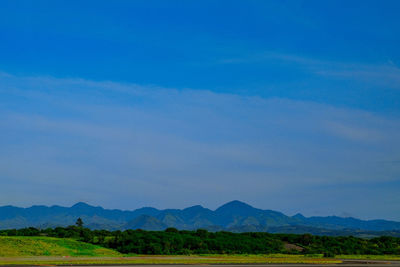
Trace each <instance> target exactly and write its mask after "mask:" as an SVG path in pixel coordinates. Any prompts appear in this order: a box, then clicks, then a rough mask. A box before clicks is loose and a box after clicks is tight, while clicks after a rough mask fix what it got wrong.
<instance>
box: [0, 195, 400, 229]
mask: <svg viewBox="0 0 400 267" xmlns="http://www.w3.org/2000/svg"><path fill="white" fill-rule="evenodd" d="M78 217H81V218H82V219H83V221H84V223H85V226H86V227H88V228H92V229H108V230H125V229H143V230H163V229H166V228H168V227H175V228H177V229H182V230H194V229H198V228H203V229H208V230H210V231H218V230H226V231H233V232H248V231H253V232H265V231H268V232H290V233H315V234H327V235H340V233H343V234H347V235H348V234H355V235H361V234H362V235H364V236H376V235H380V234H388V235H399V236H400V222H395V221H387V220H360V219H356V218H343V217H338V216H328V217H308V218H307V217H305V216H303V215H302V214H296V215H295V216H287V215H285V214H283V213H281V212H278V211H273V210H262V209H257V208H254V207H252V206H250V205H248V204H246V203H244V202H241V201H238V200H234V201H231V202H228V203H226V204H224V205H222V206H221V207H219V208H217V209H216V210H214V211H213V210H210V209H207V208H204V207H202V206H200V205H196V206H192V207H188V208H185V209H182V210H181V209H166V210H159V209H156V208H152V207H145V208H140V209H136V210H133V211H123V210H118V209H112V210H110V209H104V208H102V207H94V206H91V205H88V204H86V203H84V202H79V203H76V204H75V205H73V206H72V207H61V206H51V207H48V206H32V207H30V208H19V207H14V206H3V207H0V229H12V228H24V227H39V228H46V227H55V226H68V225H72V224H74V223H75V221H76V219H77V218H78ZM380 231H386V232H385V233H380ZM370 232H371V233H370ZM372 232H373V233H372Z"/></svg>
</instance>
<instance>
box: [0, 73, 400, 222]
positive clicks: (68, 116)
mask: <svg viewBox="0 0 400 267" xmlns="http://www.w3.org/2000/svg"><path fill="white" fill-rule="evenodd" d="M0 88H1V89H0V94H1V95H2V97H1V100H0V138H1V139H0V146H1V147H2V149H1V150H0V162H1V163H0V174H1V178H0V180H1V183H2V185H3V186H2V188H3V189H0V195H2V196H3V197H0V204H18V205H30V204H33V203H28V202H27V200H26V199H27V198H26V197H24V196H26V192H27V190H28V188H33V189H34V191H32V192H31V193H30V194H32V198H31V199H33V200H34V201H36V202H38V203H35V204H65V205H69V204H72V203H73V202H75V201H80V200H84V201H89V202H91V203H93V204H100V205H104V206H106V207H119V208H129V209H132V208H136V207H140V206H144V205H146V206H147V205H154V206H158V207H162V208H166V207H186V206H189V205H191V204H203V205H205V206H208V207H216V206H218V205H219V204H221V203H223V202H225V201H227V200H232V199H242V200H244V201H247V202H249V203H251V204H254V205H256V206H259V207H264V208H271V209H279V210H282V211H287V212H292V211H302V212H304V213H306V214H312V211H313V210H321V208H322V207H323V206H324V205H327V204H328V203H332V201H334V199H335V198H336V197H340V198H341V199H346V200H347V201H346V202H345V201H343V200H341V201H338V203H337V205H336V206H335V207H332V208H331V209H330V210H329V212H332V213H335V212H336V213H337V214H339V213H342V212H350V213H352V214H357V215H359V216H363V217H371V216H372V214H371V213H370V209H369V208H368V209H367V208H366V207H369V206H368V205H365V206H366V207H361V206H357V205H355V206H351V205H350V206H349V203H351V202H352V201H355V200H357V199H359V198H360V197H362V196H363V194H362V192H363V191H362V190H361V191H357V193H355V194H351V192H350V191H349V190H341V191H340V190H338V191H337V194H336V195H335V194H333V193H332V188H333V187H336V188H340V187H346V188H348V187H353V186H358V187H363V186H368V185H371V184H372V185H374V186H376V187H377V188H378V190H380V192H385V190H387V192H389V191H390V190H389V191H388V189H385V187H386V186H387V185H388V184H397V183H399V182H400V180H399V177H400V176H399V174H400V169H399V166H398V165H395V164H393V165H390V166H388V165H387V164H384V163H382V162H387V161H393V162H395V161H398V160H399V156H400V155H399V154H398V151H400V142H399V140H398V132H399V131H400V121H399V120H398V119H396V118H387V117H383V116H381V115H377V114H373V113H370V112H365V111H362V110H356V109H344V108H337V107H334V106H330V105H325V104H318V103H315V102H306V101H295V100H289V99H283V98H261V97H247V96H238V95H234V94H221V93H214V92H211V91H199V90H190V89H185V90H176V89H168V88H161V87H157V86H141V85H135V84H120V83H115V82H95V81H87V80H82V79H57V78H52V77H18V76H13V75H4V74H3V75H1V76H0ZM17 188H19V189H17ZM10 190H15V192H16V193H15V195H14V197H12V196H10V195H8V194H7V192H8V191H10ZM60 192H63V193H60ZM66 192H69V193H66ZM323 192H327V196H329V197H328V198H327V199H323V198H322V199H320V198H321V194H322V195H323ZM328 193H329V194H328ZM42 195H43V197H40V196H42ZM299 199H300V200H299ZM315 199H318V201H316V200H315ZM183 200H185V203H184V204H182V201H183ZM366 201H367V202H368V200H366ZM371 201H372V200H371ZM373 201H377V200H376V199H373ZM9 202H12V203H9ZM43 202H46V203H43ZM160 203H163V204H160ZM294 203H298V204H297V205H301V207H300V206H299V207H293V205H294ZM370 204H371V205H377V203H370ZM378 204H379V203H378ZM399 204H400V203H399ZM398 206H400V205H398ZM302 207H307V208H306V209H305V210H301V208H302ZM385 214H386V215H384V216H386V217H387V218H392V219H393V218H395V217H393V216H390V214H389V211H387V213H385ZM397 214H399V213H397ZM398 219H400V218H398Z"/></svg>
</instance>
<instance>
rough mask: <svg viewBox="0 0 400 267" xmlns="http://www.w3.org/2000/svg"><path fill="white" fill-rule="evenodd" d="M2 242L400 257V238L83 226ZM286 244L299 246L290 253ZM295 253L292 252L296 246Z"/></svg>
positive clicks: (22, 232) (19, 232)
mask: <svg viewBox="0 0 400 267" xmlns="http://www.w3.org/2000/svg"><path fill="white" fill-rule="evenodd" d="M0 236H49V237H58V238H73V239H76V240H79V241H83V242H87V243H91V244H95V245H100V246H103V247H106V248H111V249H115V250H117V251H119V252H121V253H133V254H150V255H179V254H270V253H289V254H324V255H325V256H329V257H331V256H334V255H340V254H342V255H343V254H347V255H353V254H355V255H367V254H370V255H385V254H386V255H389V254H397V255H398V254H400V238H396V237H389V236H382V237H377V238H372V239H362V238H356V237H353V236H341V237H331V236H316V235H311V234H302V235H299V234H270V233H264V232H254V233H231V232H225V231H221V232H208V231H206V230H202V229H199V230H196V231H186V230H182V231H179V230H177V229H175V228H168V229H166V230H165V231H144V230H140V229H139V230H126V231H108V230H90V229H88V228H84V227H83V226H82V224H81V223H79V225H75V226H69V227H56V228H47V229H37V228H32V227H31V228H25V229H11V230H0ZM287 244H291V245H295V246H294V247H296V249H290V246H289V247H288V246H287ZM292 247H293V246H292Z"/></svg>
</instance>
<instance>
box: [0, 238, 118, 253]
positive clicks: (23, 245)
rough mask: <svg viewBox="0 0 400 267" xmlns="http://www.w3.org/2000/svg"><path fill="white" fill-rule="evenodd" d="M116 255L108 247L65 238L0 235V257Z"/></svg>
mask: <svg viewBox="0 0 400 267" xmlns="http://www.w3.org/2000/svg"><path fill="white" fill-rule="evenodd" d="M118 255H120V254H119V253H118V252H116V251H113V250H110V249H106V248H103V247H99V246H95V245H92V244H88V243H83V242H79V241H75V240H72V239H66V238H53V237H14V236H9V237H6V236H0V257H15V256H118Z"/></svg>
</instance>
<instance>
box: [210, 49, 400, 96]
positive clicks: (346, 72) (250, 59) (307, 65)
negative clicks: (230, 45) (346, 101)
mask: <svg viewBox="0 0 400 267" xmlns="http://www.w3.org/2000/svg"><path fill="white" fill-rule="evenodd" d="M257 62H258V63H260V62H265V63H271V62H284V63H287V64H292V65H297V66H298V67H300V68H301V69H302V70H305V71H308V72H310V73H313V74H315V75H319V76H324V77H330V78H333V79H345V80H354V81H359V82H364V83H372V84H374V85H379V86H384V87H387V88H395V89H400V68H399V66H397V65H395V64H394V63H393V62H392V61H390V60H388V61H387V62H384V63H375V64H372V63H359V62H351V61H347V62H346V61H333V60H329V59H318V58H312V57H307V56H298V55H294V54H284V53H277V52H263V53H258V54H253V55H247V56H244V57H237V58H227V59H221V60H218V61H217V63H218V64H248V63H257Z"/></svg>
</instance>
